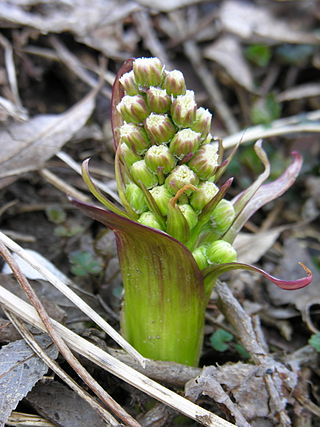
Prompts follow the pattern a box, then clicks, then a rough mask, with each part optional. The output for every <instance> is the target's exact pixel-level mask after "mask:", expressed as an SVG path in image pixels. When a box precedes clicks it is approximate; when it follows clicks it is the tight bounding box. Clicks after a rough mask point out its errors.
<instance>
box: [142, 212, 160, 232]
mask: <svg viewBox="0 0 320 427" xmlns="http://www.w3.org/2000/svg"><path fill="white" fill-rule="evenodd" d="M138 222H140V224H142V225H146V226H147V227H151V228H157V229H158V230H162V227H161V224H160V223H159V221H158V220H157V218H156V216H155V215H154V214H153V213H152V212H144V213H143V214H141V215H140V217H139V219H138Z"/></svg>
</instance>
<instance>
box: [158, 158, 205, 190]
mask: <svg viewBox="0 0 320 427" xmlns="http://www.w3.org/2000/svg"><path fill="white" fill-rule="evenodd" d="M198 182H199V179H198V177H197V175H196V174H195V173H194V172H193V171H192V170H191V169H190V168H189V167H188V166H187V165H180V166H177V167H176V168H175V169H173V171H172V172H171V173H170V175H168V176H167V179H166V181H165V185H166V187H167V189H168V190H169V191H170V192H171V193H172V194H176V192H177V191H178V190H180V189H181V188H182V187H184V186H185V185H187V184H192V185H197V184H198ZM189 193H190V192H189Z"/></svg>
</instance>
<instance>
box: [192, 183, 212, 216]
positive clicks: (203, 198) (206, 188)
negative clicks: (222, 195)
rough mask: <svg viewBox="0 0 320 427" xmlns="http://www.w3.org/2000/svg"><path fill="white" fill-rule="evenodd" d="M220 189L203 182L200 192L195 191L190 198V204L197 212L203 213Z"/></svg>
mask: <svg viewBox="0 0 320 427" xmlns="http://www.w3.org/2000/svg"><path fill="white" fill-rule="evenodd" d="M218 191H219V188H218V187H217V186H216V185H215V184H214V183H213V182H210V181H204V182H202V183H201V184H200V185H199V187H198V191H194V192H193V193H192V196H191V198H190V204H191V206H192V207H193V208H194V209H195V210H196V211H201V210H202V209H203V208H204V207H205V206H206V204H207V203H209V202H210V200H212V199H213V197H214V196H215V195H216V194H217V193H218Z"/></svg>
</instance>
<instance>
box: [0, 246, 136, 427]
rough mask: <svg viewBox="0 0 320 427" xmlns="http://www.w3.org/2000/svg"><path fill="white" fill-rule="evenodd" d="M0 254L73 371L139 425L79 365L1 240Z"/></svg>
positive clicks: (122, 415)
mask: <svg viewBox="0 0 320 427" xmlns="http://www.w3.org/2000/svg"><path fill="white" fill-rule="evenodd" d="M0 254H1V255H2V257H3V258H4V259H5V261H6V262H7V263H8V264H9V266H10V268H11V270H12V272H13V274H14V275H15V277H16V279H17V281H18V283H19V284H20V286H21V288H22V289H23V290H24V292H25V293H26V295H27V296H28V298H29V299H30V301H31V302H32V304H33V306H34V307H35V309H36V310H37V313H38V315H39V317H40V319H41V321H42V323H43V325H44V329H45V331H46V332H48V334H49V336H50V338H51V339H52V341H53V342H54V343H55V345H56V346H57V348H58V350H59V351H60V353H61V354H62V355H63V357H64V358H65V360H66V361H67V362H68V363H69V365H70V366H71V367H72V368H73V369H74V370H75V372H76V373H77V374H78V375H79V377H80V378H81V379H82V380H83V381H84V382H85V384H87V386H88V387H89V388H90V389H91V390H92V391H93V392H94V393H95V394H96V395H97V396H98V397H99V399H101V401H102V402H103V403H104V404H106V405H107V406H108V407H109V408H111V410H112V411H113V412H114V413H115V414H116V415H117V416H118V417H119V418H120V419H122V420H123V421H124V422H125V423H126V424H127V425H128V426H131V427H140V424H139V423H138V422H137V421H136V420H135V419H133V418H132V417H131V416H130V415H129V414H127V412H126V411H125V410H124V409H123V408H122V407H121V406H120V405H119V404H118V403H117V402H116V401H115V400H114V399H113V398H112V397H111V396H110V395H109V394H108V393H107V392H106V391H105V390H104V389H103V388H102V387H101V386H100V384H98V383H97V381H96V380H95V379H94V378H93V377H92V376H91V375H90V374H89V372H88V371H87V370H86V369H85V368H84V367H83V366H82V365H81V363H79V361H78V360H77V358H76V357H75V356H74V355H73V353H72V352H71V351H70V349H69V347H68V346H67V344H66V343H65V341H64V340H63V339H62V338H61V335H60V334H59V332H57V330H56V329H55V328H54V326H53V323H52V319H51V318H50V317H49V316H48V314H47V312H46V310H45V308H44V307H43V305H42V303H41V301H40V300H39V298H38V297H37V295H36V293H35V292H34V290H33V288H32V287H31V285H30V283H29V282H28V280H27V279H26V277H25V276H24V275H23V274H22V272H21V270H20V268H19V266H18V264H17V263H16V262H15V260H14V258H13V257H12V256H11V254H10V252H9V251H8V249H7V248H6V247H5V245H4V244H3V243H2V242H0Z"/></svg>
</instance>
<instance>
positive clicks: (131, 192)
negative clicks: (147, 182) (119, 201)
mask: <svg viewBox="0 0 320 427" xmlns="http://www.w3.org/2000/svg"><path fill="white" fill-rule="evenodd" d="M125 196H126V198H127V200H128V202H129V205H130V206H131V207H132V209H133V210H134V211H135V212H136V213H137V214H141V213H142V212H145V211H147V210H148V205H147V202H146V199H145V196H144V194H143V191H142V190H141V188H139V187H138V186H137V185H136V184H135V183H133V182H130V183H129V184H128V185H127V186H126V191H125Z"/></svg>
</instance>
